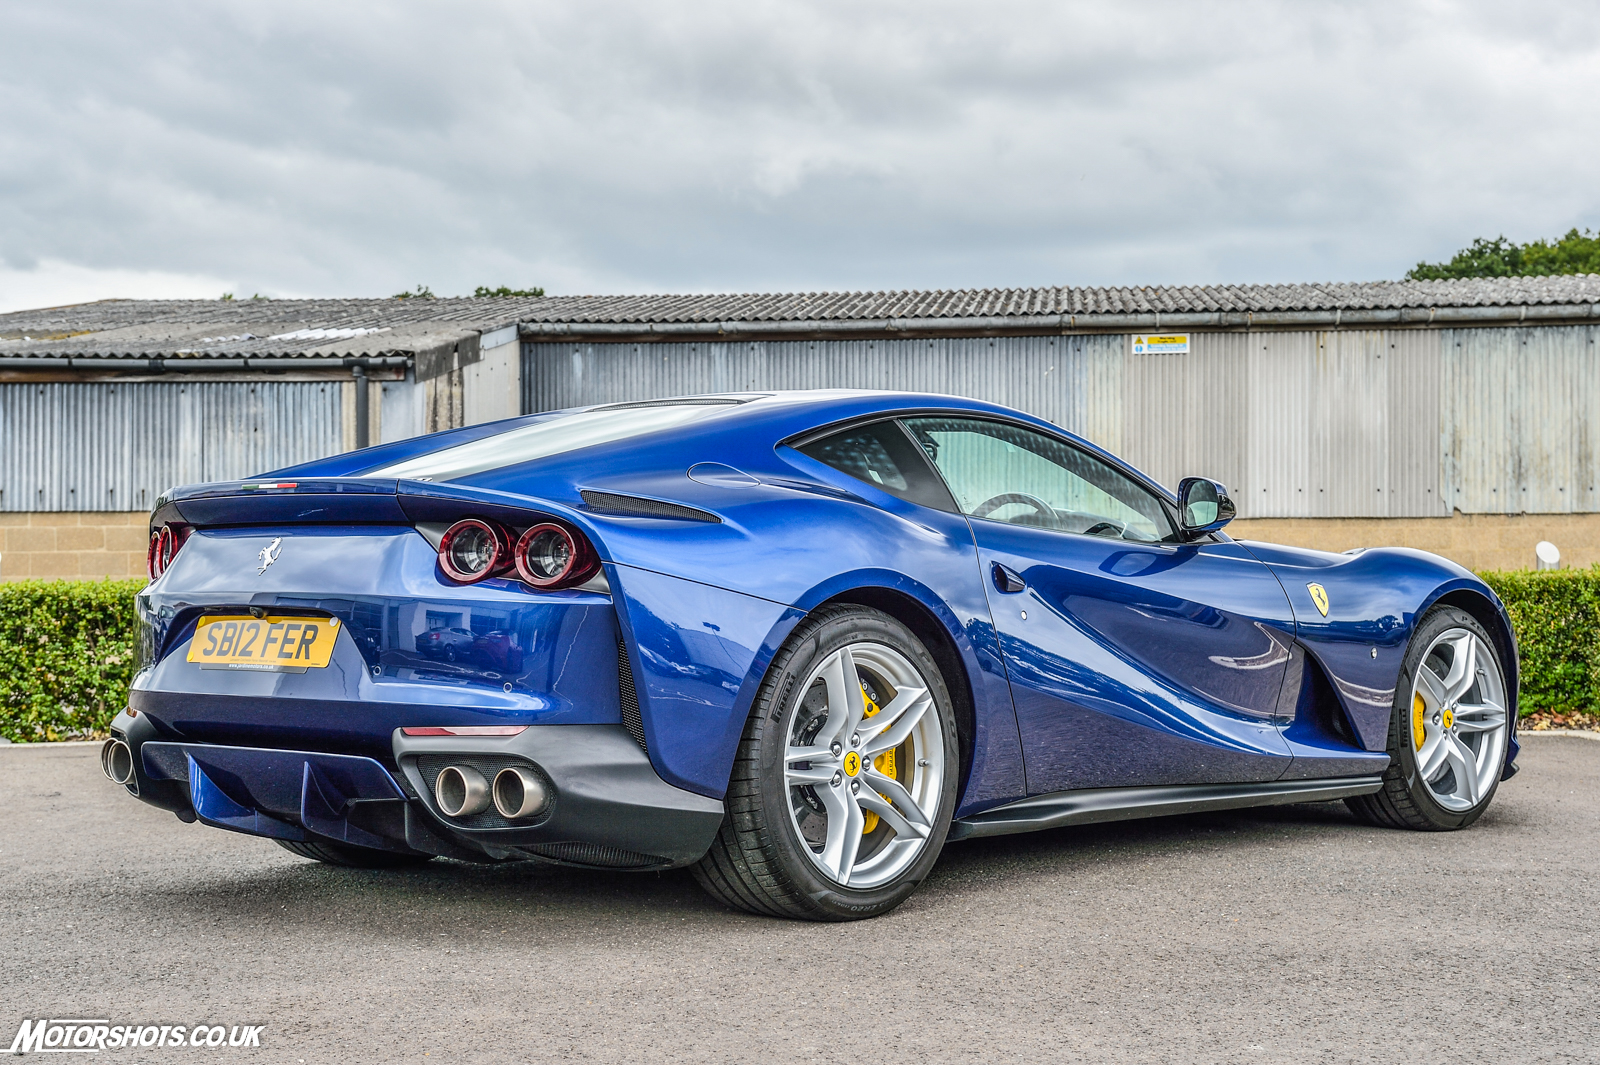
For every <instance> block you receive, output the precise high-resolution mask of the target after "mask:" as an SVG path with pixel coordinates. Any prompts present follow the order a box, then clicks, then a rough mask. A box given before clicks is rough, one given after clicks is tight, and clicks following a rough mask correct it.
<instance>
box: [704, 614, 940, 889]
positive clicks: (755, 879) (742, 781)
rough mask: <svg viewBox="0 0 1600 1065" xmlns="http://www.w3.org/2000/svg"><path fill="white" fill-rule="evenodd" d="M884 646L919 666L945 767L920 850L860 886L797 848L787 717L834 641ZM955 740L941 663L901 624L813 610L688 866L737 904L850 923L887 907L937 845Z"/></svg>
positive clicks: (919, 873) (777, 671)
mask: <svg viewBox="0 0 1600 1065" xmlns="http://www.w3.org/2000/svg"><path fill="white" fill-rule="evenodd" d="M863 642H867V643H877V644H884V645H887V646H888V647H890V648H892V649H893V650H895V651H898V652H899V653H900V654H901V655H903V656H904V657H905V658H906V659H907V660H909V661H910V663H911V664H912V666H913V667H914V668H915V669H916V670H917V671H918V672H919V673H920V674H921V676H922V679H923V680H924V681H925V682H926V687H927V689H928V692H929V694H930V695H931V696H932V706H931V707H930V708H929V710H928V712H929V713H934V712H936V713H937V714H938V715H939V718H938V723H939V726H940V728H939V734H940V735H942V737H943V751H944V752H946V753H945V754H944V755H943V758H942V766H943V775H942V780H941V781H940V783H939V789H940V790H939V792H938V794H939V800H938V804H937V813H936V815H935V816H933V817H932V818H930V819H929V820H930V824H931V830H930V832H929V834H928V836H927V837H926V841H925V843H924V845H923V848H922V850H921V851H919V852H917V855H916V857H915V859H914V860H912V861H911V862H910V863H909V864H908V865H907V866H906V868H905V869H903V870H902V871H901V872H900V873H899V874H898V875H896V876H895V877H894V878H893V879H891V880H889V881H887V882H885V883H883V884H881V885H878V886H876V887H872V888H867V889H857V888H851V887H847V886H843V885H841V884H839V883H838V882H837V881H834V880H831V879H829V878H827V877H826V876H824V875H823V874H822V872H821V870H820V869H818V868H817V866H816V865H815V863H814V861H813V859H812V857H811V854H810V853H807V852H806V851H805V850H804V849H803V848H805V847H806V844H805V842H804V841H803V840H802V839H801V838H800V836H799V832H798V830H797V829H796V827H795V822H794V819H793V816H792V815H791V813H790V808H789V803H790V801H791V800H790V795H789V788H788V787H786V786H785V781H784V775H783V771H784V763H783V758H784V751H785V748H786V745H787V740H788V736H789V730H790V728H791V724H792V722H793V720H794V715H795V714H796V712H797V708H798V707H799V706H800V704H801V701H802V700H803V699H804V697H805V696H806V692H805V691H803V690H801V685H803V684H804V683H805V682H806V679H807V678H808V677H809V676H810V675H811V672H812V670H813V669H814V668H816V666H817V665H818V664H819V663H821V662H823V661H824V660H825V659H827V658H828V656H829V655H831V654H833V653H834V652H835V651H836V650H838V649H839V648H840V647H843V646H846V645H853V644H857V643H863ZM959 765H960V746H959V742H958V740H957V737H956V725H955V711H954V707H953V705H952V702H951V699H950V693H949V691H948V689H947V688H946V686H945V683H944V679H943V677H942V676H941V675H940V672H939V667H938V666H937V664H936V663H935V662H934V660H933V656H932V655H930V654H929V653H928V651H927V649H926V648H925V647H923V645H922V644H921V642H920V641H918V640H917V638H916V637H915V636H914V635H912V633H911V631H910V630H909V629H907V628H906V627H905V626H904V625H902V624H900V622H898V621H896V620H895V619H894V618H892V617H890V616H889V615H887V614H884V613H881V612H879V611H877V610H871V609H869V608H866V607H860V606H837V607H827V608H824V609H821V610H818V611H816V612H815V613H813V614H812V615H811V616H810V617H808V618H807V619H806V620H805V621H804V622H802V623H801V625H800V627H799V628H798V629H796V631H795V632H794V633H793V634H792V635H791V636H790V638H789V640H788V641H787V642H786V643H785V644H784V646H783V648H782V649H781V650H780V651H779V652H778V654H777V656H776V657H775V658H774V659H773V661H772V665H771V667H770V668H769V669H768V670H767V676H766V679H765V680H764V681H763V682H762V685H761V689H760V691H759V692H758V693H757V695H756V701H755V706H754V708H753V709H752V711H751V714H750V719H749V720H748V721H747V722H746V724H745V729H744V736H743V738H742V739H741V741H740V743H739V750H738V755H737V757H736V758H735V761H734V766H733V775H732V779H731V780H730V781H729V784H728V793H727V799H726V802H727V813H726V814H725V816H724V818H723V822H722V828H721V829H720V830H719V831H718V833H717V837H716V840H715V842H714V843H712V845H711V849H710V851H709V852H707V854H706V855H705V857H704V858H702V859H701V860H700V861H699V863H698V864H696V865H695V866H694V867H693V869H692V871H693V874H694V878H695V880H696V881H698V882H699V884H700V886H701V887H703V888H704V889H705V890H706V891H707V892H708V893H709V894H710V895H711V896H712V897H713V898H715V899H717V900H718V901H720V902H722V903H724V904H725V905H727V906H730V907H733V908H735V909H740V910H746V911H748V912H750V913H755V914H763V915H767V916H773V917H788V918H797V919H801V920H812V921H854V920H860V919H862V918H867V917H876V916H878V915H880V914H883V913H887V912H889V911H890V910H892V909H894V908H895V907H896V906H898V905H900V904H901V903H902V902H904V901H905V900H906V899H907V898H908V897H910V895H911V894H912V892H914V891H916V889H917V887H918V886H919V885H920V884H921V883H922V881H923V880H924V879H925V878H926V877H927V875H928V872H929V871H930V870H931V869H932V868H933V866H934V863H936V862H937V861H938V859H939V852H940V851H941V850H942V849H943V847H944V841H945V836H946V834H947V833H948V832H949V829H950V818H951V815H952V814H953V813H954V811H955V804H956V786H957V781H958V778H959Z"/></svg>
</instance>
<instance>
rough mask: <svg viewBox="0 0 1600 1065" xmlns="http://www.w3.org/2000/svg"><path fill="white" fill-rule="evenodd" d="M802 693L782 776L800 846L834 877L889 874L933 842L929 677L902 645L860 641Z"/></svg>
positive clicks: (934, 763) (938, 759)
mask: <svg viewBox="0 0 1600 1065" xmlns="http://www.w3.org/2000/svg"><path fill="white" fill-rule="evenodd" d="M801 692H802V695H801V698H800V700H799V703H798V704H797V706H796V708H795V712H794V716H793V718H792V719H791V721H790V724H789V729H788V735H787V736H786V743H785V750H784V784H785V790H786V791H787V793H788V800H789V814H790V820H791V821H792V824H793V827H794V830H795V832H796V834H797V835H798V836H799V839H800V843H801V845H802V848H803V849H804V850H805V852H806V853H807V854H809V855H810V856H811V860H812V862H813V863H815V864H816V866H817V868H818V869H820V870H821V871H822V873H823V875H825V876H826V877H827V878H828V879H830V880H832V881H834V882H835V883H838V884H843V885H845V886H847V887H852V888H862V889H864V888H872V887H876V886H878V885H880V884H883V883H886V882H888V881H890V880H893V879H894V878H895V877H896V876H898V875H899V874H900V873H901V872H903V871H904V870H905V869H906V868H907V867H908V866H910V865H911V863H912V862H914V861H916V859H917V856H918V855H919V854H921V853H922V848H923V847H924V846H925V845H926V844H927V839H928V835H929V834H930V833H931V832H932V831H933V819H934V817H935V815H936V812H937V811H938V808H939V799H940V795H939V790H940V787H941V786H942V783H943V781H944V759H945V749H944V731H943V727H942V723H941V722H940V720H939V709H938V707H937V706H936V705H935V703H934V698H933V694H932V692H930V691H929V690H928V683H927V681H926V680H924V679H923V677H922V675H921V674H920V673H919V672H918V671H917V668H916V667H915V666H913V665H912V664H911V662H910V661H909V660H908V659H907V658H906V657H905V656H904V655H902V654H901V653H900V652H899V651H896V650H895V649H894V648H892V647H889V646H887V645H885V644H881V643H872V642H860V643H854V644H850V645H848V646H846V647H841V648H840V649H839V650H837V651H835V652H833V654H831V655H829V656H828V657H827V658H825V659H823V660H822V662H821V663H820V664H819V665H818V666H817V667H816V668H815V669H814V670H812V671H811V675H810V676H809V677H808V678H807V679H806V683H805V686H804V687H803V688H802V689H801ZM869 698H870V699H871V703H869V701H868V700H869ZM874 706H876V707H877V708H878V709H876V710H874V709H873V707H874Z"/></svg>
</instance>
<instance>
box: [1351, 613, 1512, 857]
mask: <svg viewBox="0 0 1600 1065" xmlns="http://www.w3.org/2000/svg"><path fill="white" fill-rule="evenodd" d="M1456 628H1459V629H1466V630H1468V631H1469V632H1471V633H1473V634H1475V635H1476V636H1477V637H1478V638H1479V639H1480V640H1482V641H1483V643H1484V644H1485V645H1487V646H1488V647H1489V648H1491V649H1493V648H1494V647H1495V644H1494V641H1493V640H1491V639H1490V638H1489V634H1488V633H1487V632H1485V631H1484V628H1483V626H1482V625H1480V624H1478V622H1477V620H1476V619H1475V618H1473V617H1472V615H1470V614H1468V613H1466V612H1465V611H1463V610H1459V609H1457V608H1455V607H1451V606H1437V607H1434V608H1433V609H1432V610H1430V611H1428V613H1427V614H1425V615H1424V616H1423V618H1422V621H1421V622H1419V623H1418V625H1417V627H1416V629H1415V631H1413V632H1412V634H1411V642H1410V644H1409V645H1408V646H1407V647H1406V656H1405V659H1404V661H1403V662H1402V664H1401V667H1400V678H1399V681H1398V682H1397V683H1396V685H1395V693H1394V707H1393V710H1392V711H1391V712H1390V715H1389V743H1388V751H1389V767H1388V768H1387V769H1385V770H1384V773H1383V787H1382V789H1381V790H1379V791H1377V792H1374V793H1373V794H1371V795H1360V796H1357V797H1355V798H1352V799H1346V800H1345V804H1346V805H1347V806H1349V807H1350V810H1351V812H1353V813H1354V814H1355V815H1356V817H1357V818H1359V819H1360V820H1362V821H1364V822H1366V823H1367V824H1369V825H1376V826H1378V827H1381V828H1409V829H1414V830H1417V831H1421V832H1450V831H1454V830H1455V829H1460V828H1466V827H1467V826H1468V825H1470V824H1472V823H1473V822H1474V821H1476V820H1477V819H1478V818H1479V817H1481V816H1483V812H1484V810H1486V809H1488V807H1489V803H1490V802H1491V801H1493V799H1494V793H1495V791H1496V789H1497V788H1498V786H1499V780H1500V778H1499V774H1496V775H1495V777H1494V781H1493V783H1491V784H1490V786H1489V787H1488V789H1487V790H1486V791H1485V793H1484V795H1483V797H1482V798H1481V799H1480V800H1479V801H1478V802H1477V803H1476V804H1475V805H1473V806H1472V807H1471V808H1470V809H1467V810H1464V811H1454V810H1449V809H1446V808H1445V807H1444V806H1441V805H1440V804H1439V803H1438V802H1437V801H1436V800H1435V798H1434V796H1433V794H1432V792H1431V791H1430V790H1429V789H1428V787H1427V785H1426V784H1425V783H1424V782H1423V780H1422V779H1421V773H1420V771H1419V769H1418V765H1417V752H1416V749H1415V747H1414V746H1413V740H1412V717H1411V701H1412V697H1413V693H1414V691H1415V689H1416V683H1417V671H1418V670H1419V669H1422V668H1424V666H1423V664H1422V663H1423V655H1425V654H1426V653H1427V651H1428V648H1429V647H1430V646H1432V644H1433V642H1434V640H1435V639H1436V638H1437V637H1438V636H1439V635H1440V634H1441V633H1444V632H1446V631H1447V630H1449V629H1456ZM1494 654H1495V655H1496V660H1497V664H1498V665H1499V667H1500V674H1501V677H1502V678H1504V677H1505V676H1506V675H1507V674H1508V673H1509V672H1510V671H1509V670H1507V669H1506V667H1505V663H1504V662H1499V661H1498V658H1499V652H1498V650H1495V651H1494ZM1507 710H1508V712H1509V706H1508V707H1507ZM1502 727H1504V728H1510V722H1509V721H1508V722H1507V723H1506V725H1504V726H1502Z"/></svg>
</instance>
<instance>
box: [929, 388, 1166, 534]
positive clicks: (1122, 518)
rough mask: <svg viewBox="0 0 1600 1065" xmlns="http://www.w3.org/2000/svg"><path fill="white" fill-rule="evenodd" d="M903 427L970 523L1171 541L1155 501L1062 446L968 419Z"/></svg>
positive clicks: (1105, 465)
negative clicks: (977, 520)
mask: <svg viewBox="0 0 1600 1065" xmlns="http://www.w3.org/2000/svg"><path fill="white" fill-rule="evenodd" d="M905 424H906V428H907V429H909V430H910V431H911V435H912V436H913V437H914V438H916V440H917V442H918V443H920V444H921V445H922V448H923V450H924V451H926V452H927V453H928V455H929V457H930V458H932V459H933V462H934V465H936V466H937V467H938V468H939V472H940V473H941V474H943V475H944V479H945V482H946V483H947V484H948V485H949V486H950V491H952V492H953V493H955V497H956V502H957V504H959V505H960V507H961V510H962V512H963V513H966V514H970V515H971V516H973V517H974V518H987V519H988V520H990V521H1004V522H1010V523H1011V524H1013V525H1032V526H1036V527H1038V528H1042V529H1059V530H1061V531H1063V532H1071V533H1081V534H1084V535H1088V536H1107V537H1116V538H1119V539H1123V540H1136V541H1141V542H1144V543H1153V542H1155V541H1159V540H1172V539H1175V538H1176V536H1175V532H1174V529H1173V527H1172V521H1171V519H1170V518H1169V517H1168V515H1167V510H1166V508H1165V507H1164V506H1162V504H1161V500H1160V499H1158V498H1157V497H1156V496H1155V495H1153V494H1152V493H1151V492H1149V491H1148V490H1146V489H1145V488H1144V487H1142V486H1141V485H1139V484H1138V483H1137V482H1135V481H1134V480H1133V479H1132V478H1130V477H1128V476H1127V475H1126V474H1124V473H1122V472H1121V471H1120V470H1118V469H1116V467H1114V466H1111V465H1110V464H1108V463H1106V462H1103V461H1101V460H1100V459H1097V458H1095V457H1094V456H1092V455H1090V454H1088V453H1087V452H1085V451H1080V450H1079V449H1077V448H1075V447H1073V446H1071V445H1070V444H1066V443H1063V442H1062V441H1060V440H1056V439H1054V438H1053V437H1048V436H1045V435H1044V434H1043V433H1036V432H1033V431H1032V430H1030V429H1023V428H1021V427H1019V426H1015V425H1008V424H1006V423H1004V422H990V421H982V420H979V419H975V418H907V419H906V422H905Z"/></svg>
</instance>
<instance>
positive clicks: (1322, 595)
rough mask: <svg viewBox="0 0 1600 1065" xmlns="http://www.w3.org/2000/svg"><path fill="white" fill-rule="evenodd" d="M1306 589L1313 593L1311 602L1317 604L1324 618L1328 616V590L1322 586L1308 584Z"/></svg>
mask: <svg viewBox="0 0 1600 1065" xmlns="http://www.w3.org/2000/svg"><path fill="white" fill-rule="evenodd" d="M1306 589H1307V590H1308V591H1310V593H1311V601H1312V602H1313V603H1315V604H1317V609H1318V610H1320V611H1321V612H1322V616H1323V617H1327V616H1328V590H1327V589H1326V588H1324V587H1323V586H1322V585H1320V584H1308V585H1306Z"/></svg>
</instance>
